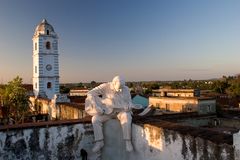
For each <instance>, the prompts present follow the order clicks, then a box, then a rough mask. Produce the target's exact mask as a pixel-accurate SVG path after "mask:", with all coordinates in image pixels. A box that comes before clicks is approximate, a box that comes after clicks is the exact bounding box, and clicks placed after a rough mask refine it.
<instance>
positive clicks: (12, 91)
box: [2, 76, 31, 123]
mask: <svg viewBox="0 0 240 160" xmlns="http://www.w3.org/2000/svg"><path fill="white" fill-rule="evenodd" d="M2 97H3V105H4V107H6V110H7V116H8V117H7V118H10V117H11V118H13V119H14V121H15V122H16V123H19V122H21V121H22V122H23V120H24V116H25V115H26V113H27V112H29V110H30V103H31V102H30V100H29V97H28V95H27V90H26V89H25V88H23V87H22V78H20V77H19V76H17V77H16V78H14V79H13V80H12V81H10V82H8V84H7V85H6V87H5V88H4V90H2Z"/></svg>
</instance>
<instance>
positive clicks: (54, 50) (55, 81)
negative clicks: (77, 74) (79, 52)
mask: <svg viewBox="0 0 240 160" xmlns="http://www.w3.org/2000/svg"><path fill="white" fill-rule="evenodd" d="M32 40H33V91H34V95H35V97H44V98H49V99H52V98H53V97H54V95H55V94H58V93H59V65H58V36H57V34H56V33H55V32H54V29H53V27H52V25H50V24H49V23H48V22H47V20H46V19H43V20H42V22H41V23H40V24H39V25H38V26H37V27H36V29H35V33H34V35H33V38H32Z"/></svg>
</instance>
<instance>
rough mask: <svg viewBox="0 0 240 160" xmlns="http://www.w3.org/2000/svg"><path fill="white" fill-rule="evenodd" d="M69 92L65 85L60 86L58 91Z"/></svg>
mask: <svg viewBox="0 0 240 160" xmlns="http://www.w3.org/2000/svg"><path fill="white" fill-rule="evenodd" d="M69 92H70V88H68V87H65V86H60V93H63V94H64V93H69Z"/></svg>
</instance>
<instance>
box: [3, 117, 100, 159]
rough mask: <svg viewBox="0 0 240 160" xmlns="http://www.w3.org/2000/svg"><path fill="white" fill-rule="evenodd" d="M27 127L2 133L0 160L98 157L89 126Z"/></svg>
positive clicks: (68, 123) (82, 124) (65, 124)
mask: <svg viewBox="0 0 240 160" xmlns="http://www.w3.org/2000/svg"><path fill="white" fill-rule="evenodd" d="M59 123H60V124H62V125H60V124H57V123H55V124H54V125H52V124H51V123H50V124H48V125H41V124H40V123H38V126H35V127H34V126H33V127H31V126H28V127H26V126H25V127H24V128H25V129H21V128H15V129H13V128H12V129H11V128H10V130H9V129H7V130H2V131H1V132H0V159H4V160H12V159H21V160H30V159H41V160H45V159H46V160H47V159H81V154H80V150H81V149H82V148H84V149H85V150H86V151H87V152H88V153H89V160H96V159H97V157H98V155H96V154H93V153H91V148H92V147H93V131H92V125H91V124H90V123H76V122H75V123H72V122H70V121H69V122H67V123H66V122H65V123H63V122H59Z"/></svg>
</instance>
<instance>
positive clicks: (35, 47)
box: [34, 43, 37, 51]
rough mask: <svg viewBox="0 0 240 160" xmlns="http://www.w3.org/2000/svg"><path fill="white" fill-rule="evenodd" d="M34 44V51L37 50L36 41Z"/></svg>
mask: <svg viewBox="0 0 240 160" xmlns="http://www.w3.org/2000/svg"><path fill="white" fill-rule="evenodd" d="M34 45H35V46H34V49H35V51H36V50H37V43H35V44H34Z"/></svg>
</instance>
